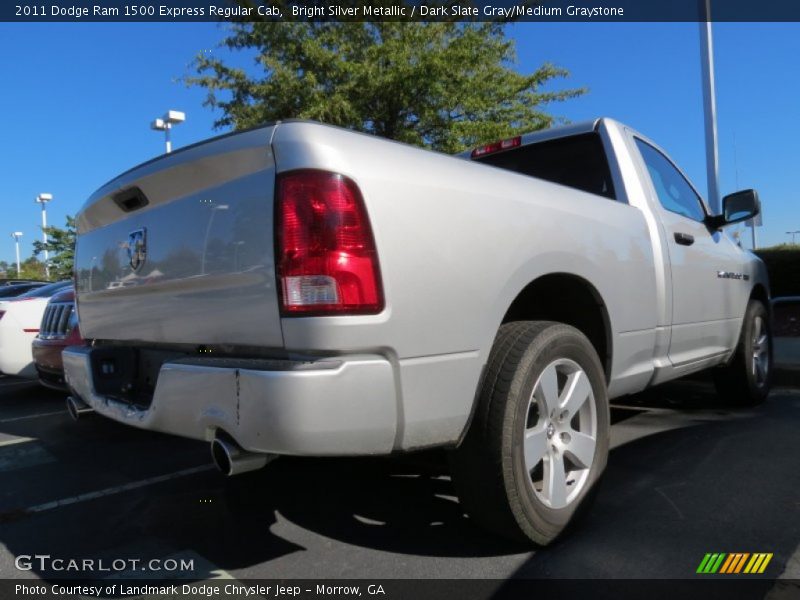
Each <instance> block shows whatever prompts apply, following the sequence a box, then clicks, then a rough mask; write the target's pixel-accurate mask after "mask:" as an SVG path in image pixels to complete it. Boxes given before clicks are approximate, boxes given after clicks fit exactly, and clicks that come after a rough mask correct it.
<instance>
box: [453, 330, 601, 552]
mask: <svg viewBox="0 0 800 600" xmlns="http://www.w3.org/2000/svg"><path fill="white" fill-rule="evenodd" d="M575 365H577V368H578V370H580V371H582V372H583V374H584V375H585V376H586V379H587V380H588V386H589V387H587V386H586V382H585V381H582V382H581V383H582V386H583V387H582V388H581V390H583V392H586V393H587V397H586V400H585V401H583V403H582V404H581V405H580V406H581V408H580V410H579V411H578V412H577V413H576V415H568V416H564V415H565V414H566V412H564V413H562V414H560V415H555V418H554V416H553V414H552V412H553V411H550V413H551V414H547V412H548V410H549V408H544V409H543V407H547V406H548V403H547V402H544V401H543V399H542V397H543V395H544V392H543V390H544V389H553V388H552V387H549V388H547V387H546V386H545V384H544V382H545V381H553V377H555V381H556V388H555V390H556V393H555V396H557V397H559V399H563V398H566V397H568V396H570V395H569V394H565V395H563V396H561V392H563V391H564V389H565V388H566V383H567V382H572V381H577V379H570V378H571V377H572V375H576V377H578V378H579V377H581V376H580V375H578V374H577V371H573V372H572V373H571V374H570V373H569V369H573V368H575ZM550 369H553V370H554V371H553V372H555V373H556V375H551V376H550V377H549V379H548V376H546V375H543V373H544V372H545V370H547V371H548V374H550ZM558 369H562V371H567V374H565V373H564V372H560V371H558ZM540 378H541V381H540ZM570 385H572V383H570ZM576 386H577V384H576ZM534 388H536V390H535V389H534ZM589 388H590V390H589ZM575 389H578V388H577V387H576V388H575ZM535 391H536V393H537V394H539V396H538V398H537V396H536V395H535V394H534V392H535ZM574 396H575V397H576V398H577V397H579V396H581V393H576V394H575V395H574ZM550 397H553V394H552V393H551V394H550ZM477 402H478V405H477V407H476V411H475V414H474V416H473V419H472V423H471V424H470V427H469V430H468V432H467V435H466V436H465V438H464V440H463V442H462V444H461V445H460V446H459V447H458V448H457V449H456V450H454V451H452V452H451V453H450V466H451V472H452V475H453V482H454V485H455V488H456V491H457V493H458V495H459V499H460V501H461V504H462V506H463V508H464V510H465V512H466V513H467V514H468V515H469V517H470V518H471V519H472V520H474V521H475V522H476V523H477V524H479V525H481V526H483V527H484V528H486V529H489V530H490V531H493V532H495V533H498V534H500V535H502V536H504V537H506V538H509V539H512V540H516V541H521V542H526V543H530V542H531V541H533V542H535V543H536V544H539V545H545V544H548V543H550V542H552V541H553V540H554V539H555V538H556V537H557V536H558V535H559V534H560V533H561V532H562V531H564V529H565V528H566V526H567V525H568V524H569V523H570V521H571V520H572V519H573V518H574V517H575V516H576V513H577V511H578V509H579V508H580V509H584V508H585V507H586V505H587V504H588V502H589V501H590V500H591V498H592V497H593V494H591V490H592V489H593V488H594V487H595V485H596V484H597V482H598V479H599V478H600V475H601V474H602V472H603V470H604V469H605V466H606V462H607V460H608V445H609V408H608V395H607V391H606V382H605V376H604V373H603V368H602V366H601V364H600V359H599V358H598V356H597V352H596V351H595V349H594V347H593V346H592V344H591V343H590V342H589V340H588V339H587V338H586V336H584V335H583V334H582V333H581V332H580V331H578V330H577V329H575V328H574V327H570V326H569V325H564V324H561V323H553V322H549V321H518V322H513V323H507V324H505V325H503V326H502V327H501V328H500V331H499V332H498V334H497V337H496V338H495V342H494V346H493V347H492V351H491V353H490V355H489V361H488V365H487V370H486V374H485V377H484V381H483V385H482V388H481V391H480V393H479V397H478V400H477ZM556 404H558V402H556ZM552 405H553V403H550V405H549V406H552ZM584 407H589V408H584ZM542 410H544V411H545V414H544V415H542V414H541V413H542ZM558 410H559V411H563V410H564V408H563V407H561V408H559V409H558ZM592 415H594V416H593V417H592ZM561 416H563V418H559V417H561ZM592 419H594V434H595V442H594V447H593V450H589V451H588V453H587V451H586V450H584V452H583V454H584V456H586V457H589V456H591V464H588V465H585V464H582V463H579V462H577V461H576V462H572V458H574V456H573V455H572V454H571V453H570V450H569V446H570V442H571V443H572V444H573V446H572V447H573V448H575V449H577V444H578V442H580V441H581V440H580V439H579V437H580V435H581V433H580V431H578V429H574V428H573V427H574V426H575V425H576V424H577V425H578V427H579V428H580V427H582V426H583V425H582V424H583V423H587V424H589V425H591V421H592ZM551 425H552V427H553V431H552V432H551ZM542 428H544V429H542ZM542 431H544V433H545V438H541V432H542ZM568 431H572V432H573V438H570V437H569V434H568V437H567V438H565V437H564V433H565V432H568ZM534 433H536V435H537V439H539V440H542V439H543V440H544V444H545V446H544V447H545V449H544V450H543V452H544V454H543V455H542V459H541V461H540V462H539V463H538V464H537V465H536V466H535V467H533V468H530V466H529V465H528V464H526V460H527V461H528V462H531V463H532V462H534V461H535V457H536V456H537V455H538V452H537V451H536V450H531V451H530V453H529V456H530V457H531V458H530V459H526V457H525V443H524V441H525V438H526V436H528V437H531V436H532V434H534ZM551 436H552V437H551ZM589 437H591V436H589ZM584 439H585V438H584ZM565 442H566V443H565ZM537 447H538V446H537ZM583 448H584V449H586V448H591V446H583ZM551 451H552V453H551ZM559 457H560V458H559ZM584 462H588V461H584ZM559 463H560V465H561V466H562V467H563V468H564V471H563V473H564V480H563V482H564V485H563V486H561V487H560V486H558V485H556V484H555V483H554V484H553V485H552V486H551V487H550V491H551V493H550V494H549V496H550V500H548V489H547V484H546V483H545V481H546V480H547V476H546V474H547V473H548V472H550V473H554V474H555V473H559V471H558V469H559V467H557V465H558V464H559ZM546 465H553V466H549V467H548V466H546ZM570 465H571V466H573V467H574V468H575V469H576V470H575V471H569V466H570ZM540 467H541V472H540V473H539V469H540ZM548 469H549V471H548ZM576 473H579V474H576ZM539 475H541V477H542V479H541V482H537V479H538V477H539ZM570 477H572V478H573V479H572V483H570V479H569V478H570ZM557 479H558V478H557V477H554V479H553V481H557ZM571 485H574V486H575V487H573V488H572V489H571V490H570V486H571ZM537 486H539V488H537ZM559 489H560V490H562V492H559V491H558V490H559ZM561 496H564V499H565V501H566V502H567V504H566V506H557V504H558V503H560V497H561ZM567 499H568V500H567ZM551 500H552V504H553V505H552V506H551V505H549V503H550V502H551ZM557 500H558V502H557Z"/></svg>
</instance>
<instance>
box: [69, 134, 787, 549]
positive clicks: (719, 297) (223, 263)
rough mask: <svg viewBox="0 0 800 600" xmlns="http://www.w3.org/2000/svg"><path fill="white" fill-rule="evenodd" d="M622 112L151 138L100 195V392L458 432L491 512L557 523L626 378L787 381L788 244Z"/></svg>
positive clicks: (574, 501)
mask: <svg viewBox="0 0 800 600" xmlns="http://www.w3.org/2000/svg"><path fill="white" fill-rule="evenodd" d="M759 210H760V205H759V201H758V197H757V196H756V194H755V192H754V191H752V190H746V191H743V192H737V193H736V194H732V195H730V196H727V197H725V198H724V200H723V211H722V214H720V215H716V214H710V213H709V210H708V208H707V206H706V204H705V203H704V201H703V200H702V199H701V196H700V194H698V193H697V191H696V190H695V188H694V187H693V186H692V184H691V183H690V182H689V181H688V179H687V178H686V176H685V175H684V174H683V173H682V172H681V171H680V170H679V169H678V168H677V167H676V166H675V164H674V163H673V162H672V161H671V160H670V159H669V158H668V157H667V155H666V154H665V153H664V152H663V151H662V150H661V149H659V148H658V146H656V145H655V144H654V143H653V142H651V141H649V140H648V139H647V138H645V137H643V136H642V135H640V134H638V133H636V132H635V131H633V130H631V129H629V128H628V127H626V126H624V125H622V124H620V123H617V122H615V121H613V120H609V119H599V120H596V121H593V122H588V123H583V124H576V125H570V126H566V127H563V128H556V129H550V130H547V131H541V132H536V133H531V134H528V135H524V136H521V137H516V138H512V139H509V140H504V141H501V142H497V143H495V144H489V145H487V146H483V147H480V148H477V149H475V150H473V151H472V152H467V153H464V154H462V155H460V156H457V157H453V156H445V155H442V154H438V153H434V152H429V151H425V150H421V149H419V148H414V147H411V146H407V145H404V144H400V143H395V142H391V141H387V140H384V139H380V138H377V137H374V136H369V135H364V134H359V133H354V132H351V131H347V130H343V129H339V128H335V127H329V126H324V125H320V124H317V123H309V122H298V121H289V122H279V123H276V124H271V125H266V126H264V127H261V128H258V129H254V130H250V131H245V132H239V133H235V134H229V135H225V136H222V137H219V138H215V139H212V140H209V141H206V142H203V143H200V144H196V145H194V146H190V147H187V148H184V149H182V150H180V151H177V152H174V153H172V154H168V155H166V156H163V157H160V158H158V159H155V160H152V161H150V162H147V163H144V164H143V165H140V166H138V167H136V168H134V169H132V170H130V171H128V172H126V173H124V174H122V175H120V176H119V177H117V178H116V179H114V180H112V181H111V182H109V183H107V184H106V185H104V186H103V187H101V188H100V189H99V190H98V191H97V192H96V193H95V194H94V195H93V196H92V197H91V198H90V199H89V200H88V202H87V203H86V204H85V206H84V207H83V209H82V210H81V212H80V214H79V215H78V217H77V225H78V233H79V235H78V242H77V251H76V286H77V305H78V314H79V320H80V324H81V331H82V333H83V335H84V336H85V338H87V339H89V340H91V343H90V345H88V346H85V347H83V346H82V347H73V348H68V349H67V350H66V351H65V352H64V354H63V362H64V366H65V371H66V377H67V382H68V384H69V387H70V388H71V390H72V396H71V397H70V400H69V403H70V406H71V409H72V411H73V413H74V414H80V413H82V412H86V411H92V410H93V411H95V412H97V413H100V414H102V415H104V416H106V417H109V418H112V419H115V420H117V421H120V422H123V423H127V424H129V425H133V426H136V427H141V428H145V429H151V430H156V431H162V432H167V433H172V434H176V435H180V436H186V437H189V438H195V439H201V440H207V441H209V442H210V443H211V450H212V456H213V459H214V461H215V463H216V464H217V466H218V467H219V468H220V469H221V470H222V471H223V472H225V473H227V474H236V473H240V472H242V471H246V470H252V469H256V468H259V467H261V466H263V465H264V464H265V463H266V462H267V460H269V459H270V458H271V457H273V456H276V455H310V456H330V455H387V454H391V453H395V452H403V451H408V450H414V449H418V448H426V447H435V446H441V447H447V448H449V449H451V452H450V462H451V467H452V474H453V479H454V484H455V486H456V490H457V491H458V494H459V497H460V500H461V502H462V505H463V507H464V509H465V511H466V512H467V513H468V514H469V515H470V516H471V518H472V519H473V520H474V521H475V522H477V523H480V524H482V525H484V526H486V527H487V528H489V529H491V530H494V531H496V532H499V533H501V534H504V535H506V536H510V537H515V538H518V539H528V540H532V541H534V542H536V543H539V544H546V543H548V542H550V541H551V540H553V539H554V538H555V537H556V536H557V535H558V534H559V533H560V532H561V531H562V530H563V529H564V527H565V525H566V524H567V523H568V522H569V520H570V519H571V518H572V516H573V515H574V514H575V511H576V509H577V508H578V507H579V506H580V505H581V504H582V502H583V501H584V500H586V499H587V498H588V497H590V496H591V495H590V494H589V492H590V490H591V489H592V488H593V487H594V486H595V484H596V483H597V481H598V478H599V477H600V476H601V474H602V472H603V470H604V467H605V465H606V461H607V456H608V450H609V430H610V425H609V398H614V397H618V396H622V395H625V394H632V393H635V392H639V391H641V390H643V389H644V388H646V387H648V386H652V385H655V384H658V383H661V382H664V381H667V380H670V379H674V378H677V377H680V376H683V375H687V374H690V373H694V372H696V371H700V370H703V369H712V370H713V374H714V379H715V381H716V384H717V387H718V390H719V392H720V394H721V396H722V397H723V398H724V399H725V400H726V401H728V402H730V403H731V404H739V405H742V404H753V403H758V402H761V401H762V400H764V398H765V397H766V395H767V393H768V391H769V387H770V374H771V366H772V342H771V335H770V319H769V284H768V281H767V276H766V272H765V269H764V265H763V264H762V263H761V261H759V260H758V259H757V258H756V257H755V256H754V255H752V254H751V253H749V252H746V251H744V250H742V249H741V248H739V247H738V246H737V245H736V244H735V243H734V242H733V241H732V240H731V238H730V237H729V236H728V235H727V234H726V233H724V232H723V231H722V229H723V228H724V227H725V226H726V225H728V224H731V223H736V222H739V221H743V220H745V219H749V218H752V217H753V216H754V215H755V214H757V213H758V211H759Z"/></svg>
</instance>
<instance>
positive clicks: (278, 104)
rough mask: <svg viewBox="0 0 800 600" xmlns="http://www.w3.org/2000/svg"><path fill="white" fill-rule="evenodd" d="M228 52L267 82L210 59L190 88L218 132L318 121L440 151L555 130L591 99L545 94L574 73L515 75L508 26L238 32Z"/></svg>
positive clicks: (292, 27) (202, 60) (569, 92)
mask: <svg viewBox="0 0 800 600" xmlns="http://www.w3.org/2000/svg"><path fill="white" fill-rule="evenodd" d="M222 44H223V46H226V47H227V48H229V49H231V50H244V51H250V52H253V53H254V54H255V61H256V64H257V69H256V71H257V72H256V73H255V74H254V73H252V72H251V70H244V69H241V68H238V67H234V66H231V65H230V64H226V63H225V62H223V61H222V60H220V59H218V58H216V57H214V56H213V54H200V55H199V56H198V57H197V58H196V59H195V63H194V66H195V68H196V71H197V75H196V76H189V77H187V78H186V81H187V83H188V84H190V85H198V86H201V87H203V88H206V89H207V90H208V96H207V99H206V105H207V106H211V107H213V108H217V109H220V110H221V111H222V117H221V118H220V119H218V120H217V121H216V123H215V124H216V126H218V127H233V128H235V129H240V128H246V127H252V126H255V125H258V124H260V123H264V122H269V121H276V120H280V119H289V118H300V119H313V120H317V121H321V122H324V123H329V124H332V125H339V126H342V127H347V128H350V129H354V130H357V131H363V132H367V133H373V134H376V135H379V136H383V137H387V138H391V139H395V140H399V141H402V142H407V143H410V144H415V145H418V146H423V147H427V148H431V149H434V150H439V151H443V152H457V151H460V150H463V149H465V148H468V147H472V146H475V145H478V144H481V143H486V142H489V141H493V140H497V139H501V138H505V137H509V136H513V135H516V134H518V133H523V132H527V131H532V130H536V129H541V128H544V127H548V126H550V125H551V124H552V123H553V122H554V120H556V117H554V116H552V115H551V114H549V113H548V112H546V108H547V105H549V104H551V103H553V102H557V101H562V100H566V99H568V98H573V97H575V96H579V95H580V94H582V93H584V92H585V90H584V89H574V88H573V89H562V90H558V91H545V90H544V88H545V87H546V85H547V84H549V83H551V82H552V81H553V80H557V79H560V78H563V77H566V76H567V75H568V73H567V71H566V70H564V69H562V68H559V67H557V66H554V65H552V64H549V63H545V64H543V65H542V66H540V67H539V68H538V69H536V70H534V71H533V72H529V73H520V72H518V71H516V70H514V69H513V68H512V67H511V65H512V64H513V63H514V61H515V59H516V54H515V46H514V41H513V40H511V39H509V38H507V37H506V36H505V34H504V26H503V25H502V24H499V23H452V22H429V23H402V22H376V23H358V22H338V21H337V22H300V23H285V22H284V23H274V22H256V23H234V24H233V25H232V26H231V29H230V31H229V33H228V35H227V37H226V38H225V39H224V41H223V42H222Z"/></svg>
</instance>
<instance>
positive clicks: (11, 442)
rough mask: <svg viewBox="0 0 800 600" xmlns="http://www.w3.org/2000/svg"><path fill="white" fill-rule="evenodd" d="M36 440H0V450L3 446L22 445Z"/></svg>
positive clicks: (16, 438) (19, 438)
mask: <svg viewBox="0 0 800 600" xmlns="http://www.w3.org/2000/svg"><path fill="white" fill-rule="evenodd" d="M34 440H36V438H32V437H14V438H11V439H8V440H0V448H2V447H3V446H13V445H14V444H23V443H25V442H33V441H34Z"/></svg>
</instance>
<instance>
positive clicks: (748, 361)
mask: <svg viewBox="0 0 800 600" xmlns="http://www.w3.org/2000/svg"><path fill="white" fill-rule="evenodd" d="M759 323H760V330H761V334H760V336H759V337H761V339H762V340H763V341H762V342H761V343H760V344H757V342H756V339H755V338H756V334H757V333H759ZM764 344H766V347H764ZM759 348H761V349H763V351H762V352H761V358H760V359H759V361H756V360H755V354H756V351H757V350H758V349H759ZM759 365H761V368H759ZM762 368H763V371H762ZM772 371H773V360H772V326H771V323H770V314H769V312H768V311H767V308H766V307H765V306H764V304H763V303H762V302H760V301H759V300H750V302H749V303H748V305H747V310H746V311H745V313H744V321H743V322H742V333H741V335H740V336H739V343H738V345H737V346H736V353H735V354H734V355H733V358H732V359H731V361H730V362H729V363H728V364H727V365H726V366H724V367H717V368H716V369H714V370H713V374H714V385H715V386H716V388H717V394H719V397H720V398H721V399H722V400H723V401H724V402H725V403H726V404H729V405H731V406H756V405H758V404H761V403H762V402H764V400H766V398H767V396H768V395H769V390H770V387H771V386H772Z"/></svg>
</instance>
